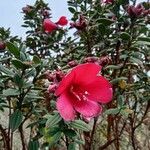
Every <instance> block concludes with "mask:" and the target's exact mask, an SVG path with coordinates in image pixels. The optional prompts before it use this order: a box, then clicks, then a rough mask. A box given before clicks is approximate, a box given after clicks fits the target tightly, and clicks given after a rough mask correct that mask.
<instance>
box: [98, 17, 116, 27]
mask: <svg viewBox="0 0 150 150" xmlns="http://www.w3.org/2000/svg"><path fill="white" fill-rule="evenodd" d="M97 22H99V23H102V24H104V25H106V26H109V25H111V24H112V23H113V22H114V21H113V20H111V19H106V18H100V19H98V20H97Z"/></svg>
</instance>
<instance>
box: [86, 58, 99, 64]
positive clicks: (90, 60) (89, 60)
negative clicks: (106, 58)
mask: <svg viewBox="0 0 150 150" xmlns="http://www.w3.org/2000/svg"><path fill="white" fill-rule="evenodd" d="M97 61H98V58H97V57H86V58H85V59H84V62H88V63H91V62H92V63H94V62H97Z"/></svg>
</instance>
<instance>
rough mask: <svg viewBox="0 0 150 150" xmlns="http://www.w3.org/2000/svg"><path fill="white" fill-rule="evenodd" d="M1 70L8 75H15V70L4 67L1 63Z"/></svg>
mask: <svg viewBox="0 0 150 150" xmlns="http://www.w3.org/2000/svg"><path fill="white" fill-rule="evenodd" d="M0 71H1V72H3V73H5V74H7V75H8V76H11V77H12V76H14V72H12V71H11V70H10V69H8V68H6V67H4V66H3V65H0Z"/></svg>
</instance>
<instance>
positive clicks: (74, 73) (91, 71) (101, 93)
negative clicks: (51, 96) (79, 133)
mask: <svg viewBox="0 0 150 150" xmlns="http://www.w3.org/2000/svg"><path fill="white" fill-rule="evenodd" d="M101 68H102V67H101V66H99V65H97V64H94V63H85V64H81V65H78V66H76V67H74V68H73V69H72V70H71V71H70V72H69V73H68V74H67V75H66V76H65V77H64V78H63V79H62V81H61V82H60V84H59V85H58V88H57V89H56V91H55V94H56V96H58V99H57V103H56V106H57V110H58V111H59V113H60V115H61V117H62V118H63V119H64V120H66V121H71V120H74V118H75V114H76V112H78V113H80V114H81V115H82V116H83V117H84V118H92V117H95V116H97V115H99V114H100V113H101V111H102V107H101V105H100V104H99V103H108V102H110V101H111V99H112V88H111V85H110V83H109V82H108V81H107V80H106V79H105V78H104V77H103V76H101V75H98V73H99V71H100V70H101Z"/></svg>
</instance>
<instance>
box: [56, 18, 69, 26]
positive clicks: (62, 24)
mask: <svg viewBox="0 0 150 150" xmlns="http://www.w3.org/2000/svg"><path fill="white" fill-rule="evenodd" d="M56 24H58V25H61V26H65V25H67V24H68V20H67V18H66V17H65V16H62V17H60V19H59V20H58V21H57V22H56Z"/></svg>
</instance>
